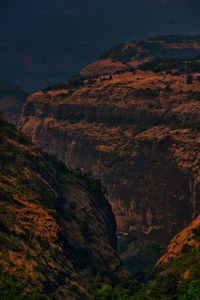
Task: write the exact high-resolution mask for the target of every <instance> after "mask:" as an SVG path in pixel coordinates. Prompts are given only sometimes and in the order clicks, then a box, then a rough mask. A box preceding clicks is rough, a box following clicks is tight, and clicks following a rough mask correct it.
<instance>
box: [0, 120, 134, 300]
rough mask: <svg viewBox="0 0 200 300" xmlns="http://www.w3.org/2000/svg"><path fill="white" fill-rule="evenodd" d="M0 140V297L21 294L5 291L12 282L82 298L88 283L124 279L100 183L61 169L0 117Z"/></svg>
mask: <svg viewBox="0 0 200 300" xmlns="http://www.w3.org/2000/svg"><path fill="white" fill-rule="evenodd" d="M0 140H1V147H0V273H1V276H0V298H1V299H8V298H9V299H29V298H28V296H27V295H25V294H23V293H22V294H23V295H22V296H21V298H17V296H18V297H19V295H18V294H17V295H15V294H12V297H11V295H10V294H9V292H11V291H12V293H18V291H20V290H22V291H23V288H22V286H21V285H17V287H16V286H15V281H16V280H17V282H22V283H23V284H24V286H25V288H28V289H31V290H33V289H37V290H38V291H39V292H43V293H46V294H48V295H49V296H51V297H52V299H70V300H71V299H85V298H86V297H89V295H90V292H89V289H91V288H92V287H93V285H94V284H95V283H96V282H98V283H99V285H100V284H101V283H103V282H104V283H107V284H109V283H110V284H112V286H113V285H116V283H118V284H119V283H120V278H121V277H123V278H127V279H130V275H129V272H128V271H127V270H126V268H125V267H124V266H123V265H122V263H121V261H120V259H119V257H118V255H117V253H116V246H117V240H116V232H115V231H116V223H115V218H114V215H113V213H112V210H111V207H110V205H109V204H108V202H107V200H106V199H105V197H104V195H103V193H102V192H101V185H100V183H99V182H98V181H97V180H94V179H92V178H90V177H89V176H88V175H86V174H85V175H83V174H82V173H79V172H78V171H77V172H76V173H75V172H72V171H68V170H67V168H66V166H65V165H64V164H63V163H61V162H60V161H58V160H57V159H56V157H54V156H50V155H48V154H47V153H43V152H41V150H40V149H39V148H38V147H36V146H35V145H33V144H32V143H31V142H30V140H29V139H28V138H27V137H25V136H24V135H23V134H22V133H21V132H19V131H17V130H16V129H15V127H14V125H11V124H8V123H7V122H6V121H5V120H4V119H3V118H2V117H1V118H0ZM2 276H4V277H2ZM7 276H11V278H14V280H15V281H14V283H13V282H12V281H10V280H11V279H10V277H7ZM124 282H126V279H125V281H124ZM16 284H17V283H16ZM10 289H11V291H10ZM122 289H123V288H122ZM8 294H9V295H10V296H9V295H8ZM6 295H7V296H6ZM14 295H15V296H14ZM30 299H41V300H42V299H46V298H37V297H36V296H35V298H34V297H33V296H32V298H31V296H30ZM48 299H49V298H48Z"/></svg>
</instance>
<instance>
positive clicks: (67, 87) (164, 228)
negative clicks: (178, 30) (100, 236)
mask: <svg viewBox="0 0 200 300" xmlns="http://www.w3.org/2000/svg"><path fill="white" fill-rule="evenodd" d="M170 42H171V44H170V45H171V46H170V47H171V48H173V49H178V50H177V51H179V52H178V53H179V57H184V55H185V54H184V53H185V52H184V51H185V49H190V48H191V45H193V46H192V49H193V50H194V51H199V40H198V39H197V40H196V42H195V41H192V42H187V43H186V41H185V42H184V45H183V43H182V42H181V44H180V45H179V46H178V45H177V44H173V45H172V41H170ZM170 42H169V41H168V44H169V43H170ZM156 43H157V42H156ZM159 43H160V44H162V45H163V46H162V47H161V50H159V51H160V53H161V54H162V53H164V54H163V56H162V55H161V54H160V56H161V57H165V55H167V54H166V53H165V50H163V49H168V47H169V46H168V44H167V42H166V41H165V42H164V41H159ZM147 44H148V47H149V45H151V47H152V49H154V48H155V43H153V42H152V43H151V42H150V41H148V42H147ZM152 45H153V46H152ZM123 47H125V46H123ZM126 47H128V45H126ZM145 47H146V46H145ZM153 47H154V48H153ZM156 47H157V46H156ZM171 48H170V49H171ZM182 48H184V49H183V52H181V51H182ZM120 49H121V48H120ZM152 49H151V53H152V52H153V50H152ZM132 50H133V49H132ZM193 50H192V51H193ZM112 51H113V50H112ZM120 51H121V50H120ZM149 51H150V50H149ZM162 51H164V52H162ZM170 51H171V50H170ZM120 53H121V52H120ZM148 53H149V52H148ZM170 53H171V52H170ZM172 53H173V51H172ZM196 53H197V52H195V54H196ZM109 55H110V54H109ZM112 55H113V54H112ZM120 55H121V54H120ZM170 55H171V56H172V54H170ZM175 55H176V54H175ZM181 55H182V56H181ZM192 55H194V53H193V52H192V54H191V56H192ZM130 56H131V57H133V54H130ZM160 56H159V55H158V58H153V59H152V58H150V57H152V56H150V57H149V58H148V59H147V60H145V61H143V63H141V65H139V66H138V67H137V68H134V69H132V67H131V68H130V66H129V69H128V70H127V67H126V69H124V70H123V71H122V70H121V71H117V72H115V73H113V74H112V75H111V74H107V75H105V74H104V75H95V76H93V77H91V76H90V77H88V78H86V77H83V78H81V77H80V78H79V79H76V80H74V81H73V82H70V83H69V82H68V83H65V84H60V85H57V86H55V87H52V88H49V89H46V90H45V91H42V92H38V93H35V94H33V95H31V96H30V97H29V98H28V100H27V102H26V105H25V107H24V111H23V113H22V116H21V119H20V128H22V130H23V132H24V133H25V134H27V135H29V136H31V137H32V139H33V141H34V142H36V143H38V144H39V145H41V146H42V147H44V148H45V150H46V151H48V152H50V153H56V154H58V156H59V158H60V159H61V160H63V161H64V162H66V163H67V164H68V165H69V166H70V167H71V168H81V169H83V170H85V171H89V172H90V173H92V174H93V176H95V177H96V178H98V179H100V180H101V182H102V184H103V186H104V187H105V189H106V191H105V192H106V196H107V198H108V200H109V202H110V203H111V205H112V208H113V211H114V214H115V216H116V221H117V225H118V232H119V233H127V232H130V231H132V232H135V233H136V235H140V234H139V233H141V234H142V235H143V236H144V235H145V236H146V237H147V238H150V239H151V240H152V241H156V242H159V243H161V244H162V245H166V243H167V242H168V241H169V239H170V238H171V237H172V236H173V235H174V234H175V233H177V232H178V231H180V230H181V229H182V228H183V227H184V226H185V225H187V224H188V223H189V222H190V221H191V220H192V219H193V218H195V217H196V216H197V215H198V213H199V166H198V164H199V141H200V140H199V139H200V135H199V122H200V115H199V100H200V86H199V78H200V77H199V76H200V60H199V58H196V59H194V58H192V59H183V58H179V59H173V58H168V59H166V58H163V59H162V58H159V57H160ZM171 56H170V57H171ZM112 57H113V56H112ZM112 60H115V59H114V58H112ZM114 63H115V61H114ZM117 63H118V62H117ZM98 72H100V71H98ZM106 72H107V71H106V70H105V73H106ZM94 73H96V71H95V72H94Z"/></svg>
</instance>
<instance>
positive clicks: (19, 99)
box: [0, 81, 28, 126]
mask: <svg viewBox="0 0 200 300" xmlns="http://www.w3.org/2000/svg"><path fill="white" fill-rule="evenodd" d="M27 97H28V94H27V93H25V92H24V91H23V90H22V89H21V88H20V87H17V86H14V85H11V84H9V83H8V82H5V81H0V108H1V112H2V113H3V115H4V117H5V118H6V119H7V120H8V121H9V122H10V123H12V124H14V125H16V126H17V124H18V121H19V117H20V114H21V111H22V107H23V105H24V103H25V101H26V98H27Z"/></svg>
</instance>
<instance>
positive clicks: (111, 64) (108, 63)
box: [81, 35, 200, 75]
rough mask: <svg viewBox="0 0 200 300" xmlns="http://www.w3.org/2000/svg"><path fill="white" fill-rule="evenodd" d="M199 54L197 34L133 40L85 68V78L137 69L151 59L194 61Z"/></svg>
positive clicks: (113, 49) (105, 53)
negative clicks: (185, 59)
mask: <svg viewBox="0 0 200 300" xmlns="http://www.w3.org/2000/svg"><path fill="white" fill-rule="evenodd" d="M199 54H200V35H197V36H189V35H185V36H183V35H167V36H162V35H158V36H155V37H152V38H149V39H148V40H146V41H132V42H130V43H127V44H124V43H122V44H120V45H117V46H115V47H113V48H112V49H110V50H108V51H105V52H104V53H103V54H102V56H101V58H100V60H98V61H96V62H94V63H92V64H90V65H88V66H86V67H85V68H83V70H82V71H81V73H82V74H84V75H95V74H97V75H99V74H107V73H115V72H117V71H122V70H126V69H127V68H130V67H134V68H135V67H137V66H139V65H141V64H143V63H144V62H147V61H150V60H152V59H153V58H175V59H177V58H195V57H196V56H197V55H199Z"/></svg>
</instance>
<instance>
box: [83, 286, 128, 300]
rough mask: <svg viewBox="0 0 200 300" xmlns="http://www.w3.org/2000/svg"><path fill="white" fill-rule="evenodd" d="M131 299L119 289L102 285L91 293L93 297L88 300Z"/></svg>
mask: <svg viewBox="0 0 200 300" xmlns="http://www.w3.org/2000/svg"><path fill="white" fill-rule="evenodd" d="M122 299H124V300H125V299H130V297H129V298H128V295H127V296H125V295H123V294H122V293H121V292H120V290H119V289H117V288H114V287H112V286H111V285H109V284H102V285H99V286H97V287H96V289H94V290H93V291H91V296H89V297H88V298H87V300H122Z"/></svg>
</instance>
